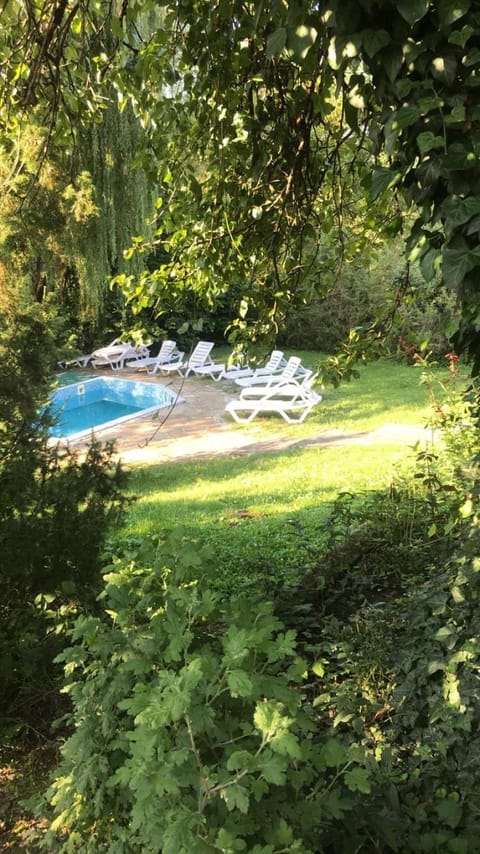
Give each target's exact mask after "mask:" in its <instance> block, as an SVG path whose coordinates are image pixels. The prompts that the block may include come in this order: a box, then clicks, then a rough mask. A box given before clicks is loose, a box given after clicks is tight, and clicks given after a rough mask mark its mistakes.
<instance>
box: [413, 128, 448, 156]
mask: <svg viewBox="0 0 480 854" xmlns="http://www.w3.org/2000/svg"><path fill="white" fill-rule="evenodd" d="M417 145H418V150H419V151H420V154H426V153H427V152H428V151H432V149H434V148H443V147H444V145H445V140H444V138H443V136H435V134H433V133H432V131H431V130H427V131H424V132H423V133H419V134H418V136H417Z"/></svg>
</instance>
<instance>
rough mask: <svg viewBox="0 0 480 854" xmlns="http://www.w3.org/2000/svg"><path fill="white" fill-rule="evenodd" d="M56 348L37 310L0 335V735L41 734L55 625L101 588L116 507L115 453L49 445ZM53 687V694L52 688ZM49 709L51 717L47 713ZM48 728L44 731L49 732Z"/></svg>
mask: <svg viewBox="0 0 480 854" xmlns="http://www.w3.org/2000/svg"><path fill="white" fill-rule="evenodd" d="M54 354H55V349H54V345H53V342H52V337H51V333H50V330H49V327H48V324H47V322H46V320H45V318H44V316H43V314H42V312H41V310H40V309H39V308H34V309H30V310H28V311H26V312H21V313H18V314H17V315H16V316H15V318H14V319H13V320H12V322H10V321H9V319H8V318H7V319H5V318H4V320H3V324H2V327H1V328H0V418H1V420H0V542H1V545H2V551H1V560H0V581H1V586H2V602H1V605H0V660H1V661H2V667H1V672H2V677H3V678H2V681H3V685H4V691H3V692H2V699H1V701H0V717H1V719H2V725H3V727H5V726H8V727H11V726H13V727H15V726H16V725H17V724H18V723H19V722H22V723H25V722H30V723H33V721H34V720H35V725H36V728H37V729H38V728H41V726H42V711H43V713H44V714H45V718H46V722H48V716H49V714H50V710H51V705H52V703H51V700H52V699H53V694H54V691H53V689H52V682H51V679H52V659H53V657H54V655H55V654H56V652H57V651H58V648H59V644H60V637H59V634H60V631H61V625H62V621H63V620H65V619H66V616H67V614H68V613H70V612H71V611H72V610H75V607H77V606H78V603H79V602H84V603H86V602H90V603H91V602H92V601H94V599H95V595H96V593H97V592H98V590H99V588H100V581H101V576H100V571H99V566H100V555H101V551H102V548H103V544H104V541H105V537H106V532H107V530H108V529H109V527H110V525H111V524H112V522H113V520H114V519H116V518H117V516H118V513H119V512H120V510H121V508H122V506H123V503H124V500H125V499H124V497H123V491H122V490H123V487H124V485H125V475H124V473H123V471H122V469H121V468H120V466H118V465H117V464H116V463H115V462H114V461H113V446H111V445H109V446H105V447H101V446H100V445H99V444H98V443H92V445H91V446H90V448H89V449H88V451H87V453H86V455H85V456H84V458H83V459H81V458H80V457H79V456H78V455H76V454H74V453H72V452H71V451H69V450H60V449H59V448H57V447H56V446H54V445H50V444H49V442H48V432H47V428H48V417H49V416H48V414H46V415H43V416H41V415H39V411H40V407H41V404H43V403H44V402H45V400H46V398H47V394H48V387H49V377H50V364H51V362H52V361H53V359H54ZM51 689H52V690H51ZM47 708H48V710H49V711H47ZM47 725H48V724H47Z"/></svg>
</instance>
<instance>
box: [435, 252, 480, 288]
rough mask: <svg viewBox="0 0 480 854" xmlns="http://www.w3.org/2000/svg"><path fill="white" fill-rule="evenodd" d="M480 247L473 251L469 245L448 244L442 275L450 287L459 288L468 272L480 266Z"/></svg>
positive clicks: (444, 254)
mask: <svg viewBox="0 0 480 854" xmlns="http://www.w3.org/2000/svg"><path fill="white" fill-rule="evenodd" d="M479 251H480V250H478V249H476V250H474V251H471V250H469V249H468V247H462V246H458V244H455V245H454V246H447V247H446V248H445V249H444V251H443V260H442V275H443V278H444V280H445V283H446V284H447V285H448V287H450V288H457V287H458V286H459V285H461V283H462V282H463V280H464V278H465V276H466V275H467V273H470V271H471V270H473V269H475V267H478V266H480V254H479Z"/></svg>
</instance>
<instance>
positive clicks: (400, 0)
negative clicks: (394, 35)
mask: <svg viewBox="0 0 480 854" xmlns="http://www.w3.org/2000/svg"><path fill="white" fill-rule="evenodd" d="M429 5H430V2H429V0H397V10H398V11H399V12H400V14H401V16H402V18H403V19H404V20H405V21H406V22H407V24H410V26H413V25H414V24H416V23H417V21H421V19H422V18H424V17H425V15H426V14H427V11H428V7H429Z"/></svg>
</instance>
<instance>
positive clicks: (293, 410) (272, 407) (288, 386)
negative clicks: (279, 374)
mask: <svg viewBox="0 0 480 854" xmlns="http://www.w3.org/2000/svg"><path fill="white" fill-rule="evenodd" d="M316 377H317V375H316V374H315V375H312V376H310V377H308V378H307V379H305V380H304V381H303V382H299V381H298V380H295V378H293V379H290V380H285V381H282V382H280V383H275V384H274V385H272V386H271V387H269V388H266V389H263V393H261V389H259V388H253V387H252V388H245V389H242V391H241V393H240V397H239V398H237V399H236V400H231V401H230V403H227V405H226V407H225V411H226V412H228V413H229V414H230V415H231V416H232V418H233V419H234V421H236V422H237V423H238V424H248V423H249V422H250V421H252V420H253V419H254V418H255V417H256V416H257V415H263V414H267V413H272V412H274V413H277V414H278V415H281V416H282V418H283V419H284V420H285V421H287V422H288V423H289V424H300V423H301V422H302V421H304V419H305V418H306V417H307V415H308V414H309V412H310V411H311V410H312V409H313V407H314V406H316V405H317V404H318V403H320V402H321V400H322V396H321V395H320V394H317V392H316V391H314V390H313V388H312V385H313V383H314V381H315V379H316Z"/></svg>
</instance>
